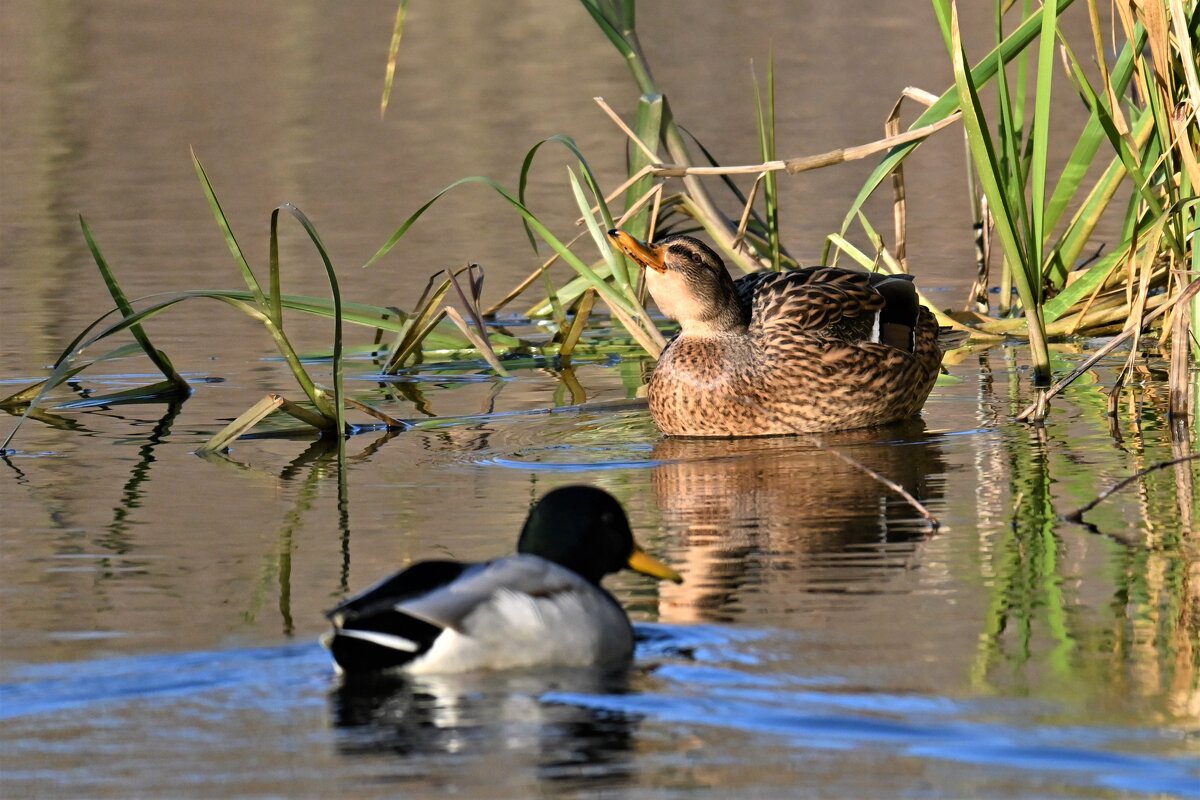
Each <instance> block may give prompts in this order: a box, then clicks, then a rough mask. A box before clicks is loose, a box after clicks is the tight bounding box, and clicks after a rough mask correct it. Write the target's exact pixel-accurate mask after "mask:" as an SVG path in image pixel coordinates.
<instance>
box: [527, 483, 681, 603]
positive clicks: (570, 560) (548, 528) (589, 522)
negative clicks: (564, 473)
mask: <svg viewBox="0 0 1200 800" xmlns="http://www.w3.org/2000/svg"><path fill="white" fill-rule="evenodd" d="M517 552H518V553H527V554H530V555H535V556H541V557H542V558H544V559H546V560H547V561H553V562H554V563H556V564H561V565H562V566H564V567H567V568H568V569H570V570H572V571H574V572H577V573H578V574H580V575H582V576H583V577H584V578H587V579H588V580H589V581H591V582H592V583H599V582H600V579H601V578H603V577H604V576H605V575H608V574H609V573H611V572H617V571H619V570H622V569H632V570H633V571H634V572H640V573H642V574H643V575H649V576H651V577H654V578H659V579H660V580H669V581H674V582H675V583H682V582H683V578H681V577H680V576H679V573H678V572H676V571H675V570H673V569H671V568H670V567H668V566H667V565H666V564H664V563H662V562H661V561H659V560H658V559H656V558H654V557H653V556H651V555H649V554H647V553H646V551H644V550H642V548H641V547H640V546H638V543H637V542H636V541H634V539H633V531H631V530H630V529H629V519H628V517H626V516H625V509H623V508H621V504H620V503H619V502H617V500H616V498H614V497H613V496H612V495H610V494H609V493H608V492H605V491H603V490H601V489H596V488H593V487H591V486H564V487H562V488H560V489H555V490H553V491H551V492H549V493H547V494H546V495H545V496H544V497H543V498H542V499H541V500H539V501H538V503H537V505H535V506H534V507H533V510H532V511H530V512H529V517H528V519H526V520H525V527H524V528H523V529H522V530H521V538H520V539H519V540H518V541H517Z"/></svg>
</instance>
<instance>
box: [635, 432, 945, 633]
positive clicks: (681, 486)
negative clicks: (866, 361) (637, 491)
mask: <svg viewBox="0 0 1200 800" xmlns="http://www.w3.org/2000/svg"><path fill="white" fill-rule="evenodd" d="M818 441H819V443H820V445H821V446H818V444H817V442H818ZM822 448H825V449H822ZM829 449H836V450H837V451H839V452H841V453H844V454H845V455H848V456H850V457H852V458H853V459H854V460H856V461H858V462H859V463H861V464H862V465H864V466H866V467H869V468H871V469H872V470H874V471H875V472H877V473H879V474H881V475H883V476H885V477H887V478H890V479H891V480H893V481H895V482H896V483H898V484H900V485H901V486H903V487H904V488H905V489H906V490H908V491H909V492H910V493H911V494H912V495H913V496H914V497H916V498H917V499H918V500H920V501H922V502H927V501H930V500H937V499H939V498H940V497H941V496H942V485H943V483H944V473H945V471H946V464H945V461H944V458H943V455H942V450H941V447H940V446H939V444H938V437H937V436H935V435H931V434H929V433H927V432H926V430H925V424H924V422H923V421H922V420H920V419H914V420H910V421H908V422H905V423H901V424H898V425H893V426H889V427H887V428H876V429H868V430H858V431H846V432H843V433H829V434H822V435H820V436H819V437H817V438H816V441H814V439H813V438H808V437H792V436H785V437H769V438H767V437H764V438H757V439H683V438H668V439H663V440H661V441H660V442H659V443H658V445H657V446H656V447H655V449H654V455H653V457H654V459H655V460H656V461H659V462H661V463H659V464H658V465H657V466H655V467H654V472H653V476H652V482H653V486H654V492H655V495H656V498H657V503H658V507H659V509H660V511H661V513H662V524H663V527H664V528H665V529H666V531H667V534H668V539H669V540H672V541H675V542H677V543H678V546H679V548H680V549H679V550H677V551H674V552H672V553H671V556H670V557H671V559H672V561H673V563H674V564H675V566H676V567H679V568H680V572H682V573H683V574H684V575H685V576H686V577H687V582H686V583H685V584H683V585H682V586H662V587H660V595H659V597H660V605H659V611H660V614H661V619H662V621H664V622H692V621H702V620H703V621H714V622H729V621H732V620H734V619H735V618H736V617H737V616H738V613H739V609H740V608H741V607H742V603H743V601H744V599H745V595H746V594H748V593H756V594H760V593H763V592H770V593H771V594H772V595H773V596H775V597H779V598H780V599H782V597H783V596H786V595H788V594H790V595H792V596H793V597H794V596H795V594H796V593H797V592H814V591H829V592H844V591H847V589H853V590H855V591H871V589H872V586H877V585H878V581H879V580H881V575H886V571H887V570H891V569H894V568H895V567H897V566H907V565H908V559H909V558H911V556H912V554H913V549H914V547H915V545H914V544H913V543H915V542H918V541H920V540H922V539H924V538H926V537H927V536H928V535H929V529H928V526H927V525H925V524H924V521H923V520H922V519H921V518H920V516H919V515H918V514H917V512H916V511H915V510H914V509H913V508H912V507H911V506H910V505H908V504H907V503H906V502H905V501H904V500H903V499H902V498H900V497H899V496H898V495H897V494H896V493H894V492H893V491H892V490H890V489H888V488H887V487H886V486H884V485H882V484H881V483H879V482H878V481H876V480H875V479H873V478H872V477H870V476H869V475H867V474H865V473H864V472H862V471H861V470H859V469H857V468H855V467H854V466H853V465H851V464H847V463H845V462H843V461H841V460H839V459H838V458H837V457H835V456H833V455H831V454H830V453H829V452H827V450H829ZM904 543H909V544H910V547H908V548H905V547H904V546H903V545H904ZM894 545H900V547H895V546H894ZM882 579H886V578H882ZM855 584H861V585H859V586H856V585H855ZM757 602H758V601H756V603H757ZM783 602H786V600H784V601H783Z"/></svg>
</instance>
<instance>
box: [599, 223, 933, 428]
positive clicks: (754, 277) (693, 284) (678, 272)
mask: <svg viewBox="0 0 1200 800" xmlns="http://www.w3.org/2000/svg"><path fill="white" fill-rule="evenodd" d="M608 235H609V237H610V239H611V240H612V242H613V243H614V244H615V245H616V247H617V248H619V249H620V250H621V251H622V252H624V253H625V254H626V255H627V256H629V258H631V259H632V260H633V261H634V262H636V263H637V264H639V265H641V266H642V267H644V268H645V273H646V287H647V289H648V290H649V291H650V294H651V296H652V297H653V298H654V302H655V303H656V304H657V305H658V307H659V309H660V310H661V311H662V312H663V313H664V314H666V315H667V316H668V317H670V318H672V319H674V320H677V321H678V322H679V325H680V331H679V334H678V336H676V337H675V338H674V339H673V340H672V341H671V342H670V343H669V344H668V345H667V348H666V349H665V350H664V351H663V352H662V355H661V356H660V357H659V360H658V364H657V366H656V367H655V369H654V374H653V375H652V376H651V378H650V385H649V397H650V414H651V416H652V417H653V418H654V422H655V423H656V424H657V425H658V427H659V428H660V429H661V430H662V432H663V433H665V434H667V435H669V436H763V435H777V434H788V433H814V432H820V431H835V430H846V429H850V428H865V427H869V426H873V425H883V424H886V423H890V422H896V421H898V420H902V419H906V418H908V417H911V416H913V415H915V414H916V413H917V412H918V411H920V410H921V406H922V405H924V403H925V398H926V397H928V396H929V392H930V390H931V389H932V388H933V383H934V381H935V379H936V378H937V374H938V368H939V366H940V364H941V360H942V351H941V349H940V347H939V344H938V335H939V328H938V325H937V322H936V320H935V319H934V317H933V314H932V313H930V312H929V311H928V310H927V309H925V308H923V307H922V306H921V305H920V303H919V302H918V300H917V291H916V288H915V287H914V286H913V283H912V277H911V276H909V275H881V274H874V273H868V272H859V271H856V270H849V269H839V268H836V267H805V268H802V269H794V270H790V271H786V272H757V273H753V274H750V275H746V276H744V277H742V278H739V279H738V280H736V281H735V280H733V278H731V277H730V276H729V273H728V272H726V270H725V264H724V262H723V261H722V260H721V257H720V256H719V255H717V254H716V253H715V252H713V250H712V249H711V248H710V247H708V246H707V245H706V244H704V243H703V242H701V241H699V240H698V239H693V238H692V237H690V236H669V237H667V238H665V239H661V240H659V241H658V242H656V243H655V244H653V245H648V244H646V243H644V242H641V241H638V240H637V239H636V238H634V237H633V236H630V235H629V234H628V233H626V232H624V231H621V230H611V231H609V232H608Z"/></svg>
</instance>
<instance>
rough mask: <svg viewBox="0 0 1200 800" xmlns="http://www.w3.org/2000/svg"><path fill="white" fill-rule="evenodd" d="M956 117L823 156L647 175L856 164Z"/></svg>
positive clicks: (675, 167) (662, 167) (662, 168)
mask: <svg viewBox="0 0 1200 800" xmlns="http://www.w3.org/2000/svg"><path fill="white" fill-rule="evenodd" d="M959 117H960V114H959V113H958V112H955V113H953V114H951V115H950V116H948V117H946V118H945V119H942V120H939V121H937V122H934V123H932V124H930V125H925V126H922V127H920V128H917V129H915V130H911V131H906V132H905V133H902V134H899V135H898V136H886V137H884V138H883V139H877V140H875V141H873V142H868V143H867V144H861V145H856V146H854V147H839V148H837V149H836V150H829V151H827V152H824V153H817V154H816V155H811V156H799V157H797V158H788V159H783V160H777V161H766V162H763V163H761V164H741V165H737V166H732V167H693V166H689V165H683V164H656V165H654V166H652V167H650V174H651V175H654V176H656V177H660V178H683V177H687V176H698V175H754V174H757V173H759V172H786V173H788V174H789V175H795V174H797V173H800V172H808V171H809V170H814V169H820V168H822V167H831V166H833V165H835V164H844V163H845V162H847V161H858V160H860V159H863V158H866V157H867V156H873V155H875V154H876V153H882V152H884V151H886V150H891V149H892V148H893V147H898V146H900V145H902V144H908V143H909V142H915V141H919V140H921V139H926V138H928V137H929V136H931V135H933V134H935V133H937V132H938V131H940V130H942V129H943V128H945V127H948V126H950V125H952V124H954V123H955V122H958V120H959Z"/></svg>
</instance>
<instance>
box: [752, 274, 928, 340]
mask: <svg viewBox="0 0 1200 800" xmlns="http://www.w3.org/2000/svg"><path fill="white" fill-rule="evenodd" d="M734 285H735V287H736V288H737V291H738V299H739V301H740V302H741V304H742V307H743V311H744V313H745V314H746V316H747V317H748V318H749V320H750V332H751V334H752V335H754V336H756V337H759V338H761V339H763V340H764V341H779V340H786V339H787V338H789V337H796V336H801V335H803V336H820V337H822V338H826V339H833V340H840V341H844V342H849V343H853V342H881V343H883V344H887V345H889V346H891V347H895V348H897V349H899V350H904V351H905V352H909V353H911V352H913V349H914V344H915V339H914V335H915V331H916V328H917V321H918V318H919V315H920V314H919V309H920V303H919V301H918V299H917V291H916V287H915V286H914V285H913V282H912V276H911V275H884V274H881V273H872V272H860V271H857V270H849V269H840V268H838V267H803V268H800V269H794V270H790V271H787V272H757V273H752V274H750V275H746V276H745V277H743V278H741V279H739V280H737V281H735V284H734Z"/></svg>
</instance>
